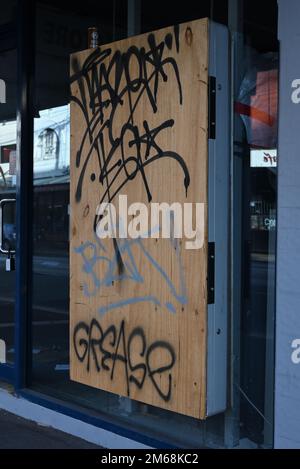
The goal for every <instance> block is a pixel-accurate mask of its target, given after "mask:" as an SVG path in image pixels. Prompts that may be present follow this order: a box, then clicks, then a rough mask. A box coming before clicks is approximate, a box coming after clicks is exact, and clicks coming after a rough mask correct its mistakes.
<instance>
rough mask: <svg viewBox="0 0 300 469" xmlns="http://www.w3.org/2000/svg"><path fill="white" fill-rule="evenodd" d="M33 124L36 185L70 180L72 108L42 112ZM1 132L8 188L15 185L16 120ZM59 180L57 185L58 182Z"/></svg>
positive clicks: (2, 160) (1, 152) (5, 123)
mask: <svg viewBox="0 0 300 469" xmlns="http://www.w3.org/2000/svg"><path fill="white" fill-rule="evenodd" d="M39 114H40V117H39V118H36V119H35V121H34V180H35V185H46V184H49V183H51V180H52V181H53V178H57V177H60V180H59V183H60V184H62V183H66V182H68V181H69V169H70V116H69V106H61V107H58V108H54V109H46V110H44V111H40V113H39ZM0 125H1V132H0V155H1V168H2V170H3V173H4V175H5V180H6V185H8V186H10V185H14V184H15V180H14V179H13V176H14V175H15V172H13V171H12V168H14V167H15V164H14V159H15V155H14V153H13V152H14V151H15V150H16V132H17V130H16V121H9V122H4V123H2V124H0ZM57 182H58V181H57V179H56V183H57Z"/></svg>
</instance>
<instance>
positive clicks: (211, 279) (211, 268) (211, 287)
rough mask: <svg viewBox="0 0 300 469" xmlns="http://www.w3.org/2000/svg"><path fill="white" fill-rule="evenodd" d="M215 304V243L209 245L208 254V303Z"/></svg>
mask: <svg viewBox="0 0 300 469" xmlns="http://www.w3.org/2000/svg"><path fill="white" fill-rule="evenodd" d="M214 302H215V243H208V254H207V303H208V304H209V305H211V304H214Z"/></svg>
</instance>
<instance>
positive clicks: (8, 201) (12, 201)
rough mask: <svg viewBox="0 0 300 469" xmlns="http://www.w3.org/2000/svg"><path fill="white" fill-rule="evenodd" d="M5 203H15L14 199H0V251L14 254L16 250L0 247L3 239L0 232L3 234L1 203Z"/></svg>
mask: <svg viewBox="0 0 300 469" xmlns="http://www.w3.org/2000/svg"><path fill="white" fill-rule="evenodd" d="M7 203H16V199H2V200H1V201H0V252H2V253H3V254H9V255H10V254H15V253H16V251H12V250H11V251H7V250H6V249H3V248H2V243H3V239H2V234H3V205H4V204H7Z"/></svg>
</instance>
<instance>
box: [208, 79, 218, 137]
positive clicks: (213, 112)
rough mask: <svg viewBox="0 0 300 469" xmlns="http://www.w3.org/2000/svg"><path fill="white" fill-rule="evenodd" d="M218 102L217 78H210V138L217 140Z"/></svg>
mask: <svg viewBox="0 0 300 469" xmlns="http://www.w3.org/2000/svg"><path fill="white" fill-rule="evenodd" d="M216 101H217V80H216V77H209V85H208V138H210V139H213V140H214V139H215V138H216V104H217V103H216Z"/></svg>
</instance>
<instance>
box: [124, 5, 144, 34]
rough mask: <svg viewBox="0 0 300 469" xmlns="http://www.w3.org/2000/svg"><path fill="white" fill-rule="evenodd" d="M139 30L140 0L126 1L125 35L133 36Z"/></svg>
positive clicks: (138, 32)
mask: <svg viewBox="0 0 300 469" xmlns="http://www.w3.org/2000/svg"><path fill="white" fill-rule="evenodd" d="M140 32H141V0H128V1H127V35H128V37H129V36H135V35H136V34H140Z"/></svg>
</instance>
